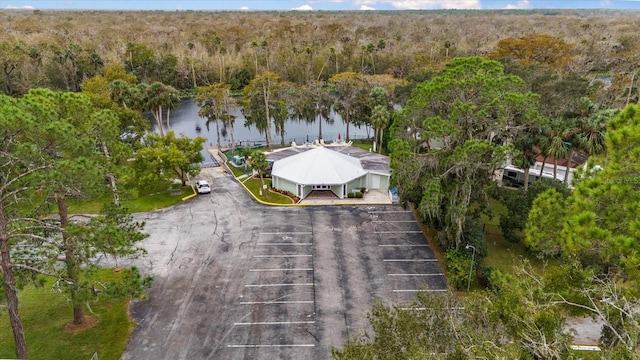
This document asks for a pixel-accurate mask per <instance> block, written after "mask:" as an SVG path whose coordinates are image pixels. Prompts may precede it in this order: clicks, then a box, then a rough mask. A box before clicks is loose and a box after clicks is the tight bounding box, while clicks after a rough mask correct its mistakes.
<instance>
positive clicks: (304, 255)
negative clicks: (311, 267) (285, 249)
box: [253, 254, 313, 258]
mask: <svg viewBox="0 0 640 360" xmlns="http://www.w3.org/2000/svg"><path fill="white" fill-rule="evenodd" d="M312 256H313V255H311V254H308V255H307V254H290V255H254V256H253V257H254V258H289V257H312Z"/></svg>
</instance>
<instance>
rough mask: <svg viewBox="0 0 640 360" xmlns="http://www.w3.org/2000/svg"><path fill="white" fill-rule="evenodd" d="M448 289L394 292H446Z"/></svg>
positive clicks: (395, 290)
mask: <svg viewBox="0 0 640 360" xmlns="http://www.w3.org/2000/svg"><path fill="white" fill-rule="evenodd" d="M445 291H447V289H426V290H412V289H394V290H393V292H445Z"/></svg>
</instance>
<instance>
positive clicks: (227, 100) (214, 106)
mask: <svg viewBox="0 0 640 360" xmlns="http://www.w3.org/2000/svg"><path fill="white" fill-rule="evenodd" d="M233 101H234V100H233V98H232V97H231V85H229V84H223V83H217V84H213V85H209V86H201V87H198V95H197V96H196V103H197V104H198V106H199V107H200V110H198V115H199V116H200V117H203V118H205V119H207V123H206V124H207V129H208V128H209V123H211V122H214V123H215V124H216V136H217V142H218V148H220V126H219V124H220V122H222V124H223V126H226V125H227V124H229V123H230V121H229V120H230V118H231V117H232V116H233V115H231V114H229V106H231V105H232V104H233ZM230 128H231V129H232V130H233V127H232V126H231V127H230ZM232 133H233V131H232ZM232 136H233V135H232Z"/></svg>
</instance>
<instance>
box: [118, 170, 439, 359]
mask: <svg viewBox="0 0 640 360" xmlns="http://www.w3.org/2000/svg"><path fill="white" fill-rule="evenodd" d="M203 177H204V178H205V179H206V180H209V181H210V184H211V185H212V193H211V194H210V195H200V196H198V197H197V198H195V199H192V200H190V201H187V202H185V203H183V204H180V205H177V206H175V207H172V208H170V209H164V210H161V211H158V212H153V213H148V214H139V215H137V216H138V217H139V218H140V219H145V221H146V228H145V229H146V231H147V232H148V233H149V234H150V236H149V238H148V239H146V240H145V241H144V247H145V248H146V249H147V251H148V254H147V256H146V257H145V258H143V259H139V260H137V261H136V264H137V265H138V266H139V267H140V268H141V270H142V271H143V272H145V273H148V274H151V275H153V276H154V284H153V287H152V288H151V289H150V290H149V291H148V292H147V299H146V300H142V301H137V302H135V303H134V304H132V307H131V310H132V316H133V317H134V319H135V320H136V321H137V322H138V326H137V327H136V329H135V330H134V334H133V336H132V338H131V341H130V344H129V346H128V348H127V350H126V352H125V354H124V355H123V357H122V359H187V358H190V359H327V358H329V356H330V350H331V347H332V346H336V347H341V345H342V344H343V343H344V342H345V341H346V340H347V339H348V337H349V336H351V335H354V334H356V333H358V332H360V331H362V330H364V329H365V327H366V326H367V321H366V317H365V315H366V312H367V311H368V310H369V308H370V307H371V305H372V304H373V303H374V302H375V301H376V300H383V301H393V302H405V301H410V300H412V299H414V298H415V295H416V293H417V292H419V291H444V289H445V288H446V281H445V279H444V276H443V275H442V273H441V270H440V267H439V264H438V262H437V261H436V259H435V257H434V255H433V252H432V251H431V249H430V248H429V246H428V245H427V242H426V239H425V238H424V236H423V235H422V232H421V231H420V228H419V226H418V224H417V223H416V221H415V219H414V217H413V214H412V213H411V212H409V211H405V210H403V209H402V208H401V207H399V206H397V205H383V206H379V205H371V206H366V205H362V206H314V207H267V206H263V205H259V204H257V203H256V202H254V201H253V200H252V199H251V198H250V196H249V195H248V194H246V192H245V191H244V189H243V188H242V187H241V186H240V185H239V184H237V183H236V182H235V181H234V180H233V179H232V178H231V177H229V176H228V175H224V174H222V173H221V172H220V171H219V169H215V168H214V169H205V170H204V171H203Z"/></svg>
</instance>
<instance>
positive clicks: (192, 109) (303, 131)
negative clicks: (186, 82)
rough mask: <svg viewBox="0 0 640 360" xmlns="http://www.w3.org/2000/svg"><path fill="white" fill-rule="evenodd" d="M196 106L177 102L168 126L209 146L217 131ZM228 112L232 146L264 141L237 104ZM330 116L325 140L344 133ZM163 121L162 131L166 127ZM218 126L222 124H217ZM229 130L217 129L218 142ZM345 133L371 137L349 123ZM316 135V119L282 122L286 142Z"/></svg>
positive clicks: (276, 137) (227, 140) (224, 139)
mask: <svg viewBox="0 0 640 360" xmlns="http://www.w3.org/2000/svg"><path fill="white" fill-rule="evenodd" d="M198 110H199V107H198V105H197V104H196V102H195V100H193V99H186V100H183V101H182V102H181V103H180V105H179V106H178V107H177V108H175V109H173V110H171V117H170V119H169V121H170V124H169V125H170V127H171V129H170V130H173V131H175V132H176V134H178V135H179V134H184V135H185V136H188V137H191V138H194V137H196V136H198V135H199V136H202V137H204V138H206V139H207V141H206V143H205V145H206V146H213V145H216V144H217V143H218V140H217V135H216V127H215V124H213V123H212V124H211V125H210V128H209V129H207V127H206V125H205V123H206V121H205V120H204V119H203V118H201V117H200V116H198ZM231 113H232V114H233V115H235V116H236V120H235V123H234V126H233V137H234V139H235V142H236V146H242V145H250V146H252V145H256V144H265V143H266V141H265V137H266V136H265V135H264V134H260V132H259V131H258V130H257V129H256V128H255V127H245V126H244V122H245V117H244V116H243V115H242V111H240V107H235V108H233V109H232V111H231ZM331 118H332V119H333V121H332V122H330V123H328V122H326V121H325V122H323V123H322V137H323V139H324V140H325V141H336V140H338V139H341V140H344V136H345V133H346V129H347V127H346V125H345V124H344V123H343V122H342V118H341V117H340V115H338V114H337V113H335V112H332V114H331ZM151 124H152V126H153V127H154V130H157V129H156V125H155V121H153V120H151ZM197 127H199V128H200V131H198V130H197ZM166 130H167V129H166V125H165V131H166ZM221 130H222V127H221ZM230 131H231V130H228V131H227V132H226V133H224V134H223V133H221V135H220V144H221V145H222V146H228V145H230V144H231V134H230ZM349 136H350V138H351V139H352V140H355V139H365V138H369V137H373V130H372V129H371V128H368V129H367V127H364V126H363V127H355V126H353V125H350V126H349ZM271 137H272V142H273V144H276V145H277V144H280V141H281V137H280V135H276V132H275V129H273V127H272V129H271ZM316 139H318V123H317V122H316V123H313V124H307V123H306V122H304V121H302V122H300V121H298V120H294V119H290V120H288V121H287V123H286V124H285V136H284V140H285V144H286V145H288V144H290V143H291V142H292V141H295V142H296V143H298V144H303V143H305V142H306V141H310V142H313V141H314V140H316ZM203 155H205V162H208V161H209V159H210V157H209V155H208V153H207V152H206V150H205V151H203Z"/></svg>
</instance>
